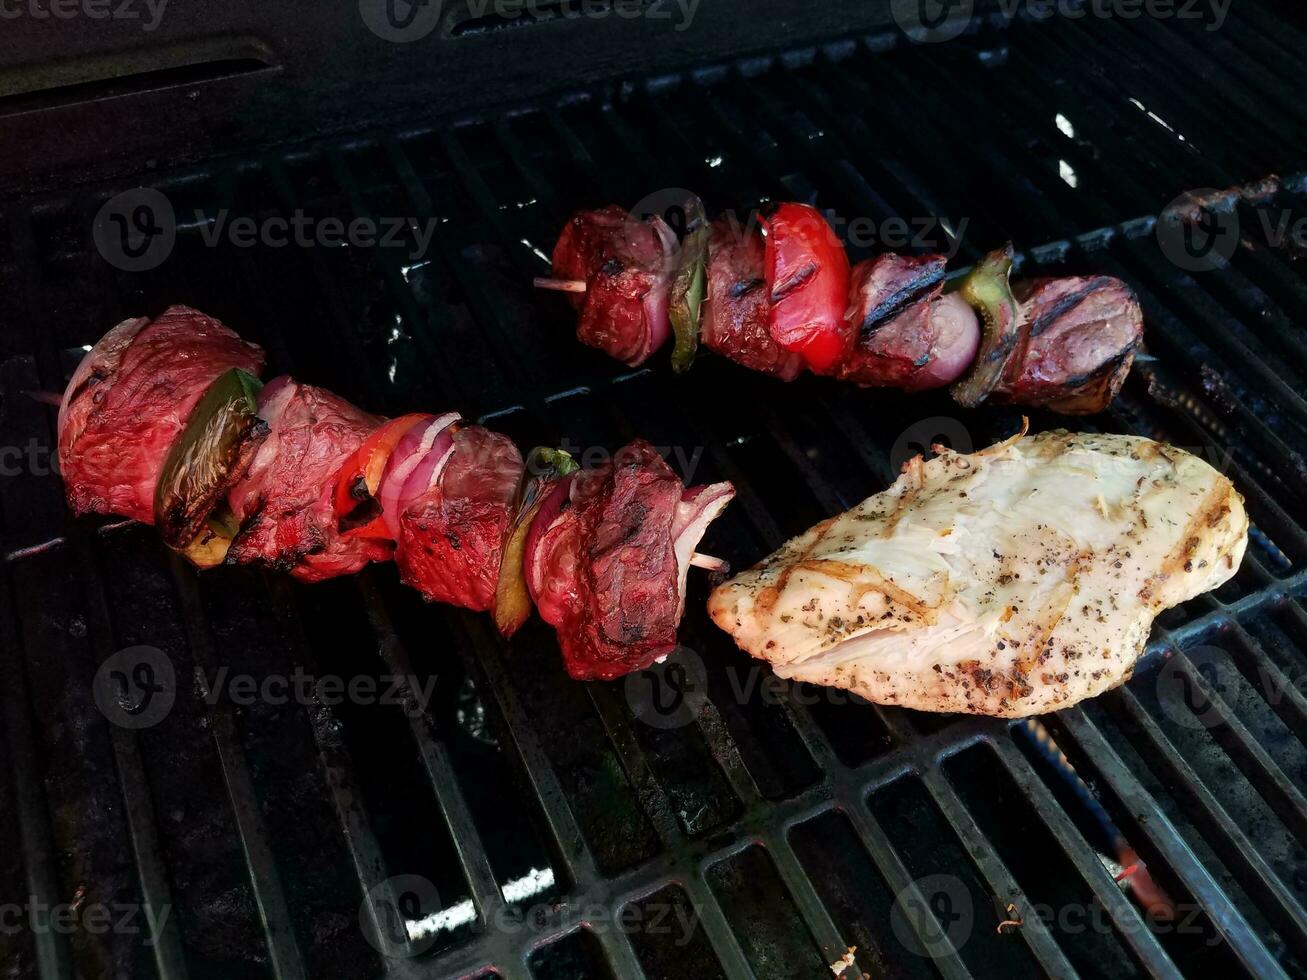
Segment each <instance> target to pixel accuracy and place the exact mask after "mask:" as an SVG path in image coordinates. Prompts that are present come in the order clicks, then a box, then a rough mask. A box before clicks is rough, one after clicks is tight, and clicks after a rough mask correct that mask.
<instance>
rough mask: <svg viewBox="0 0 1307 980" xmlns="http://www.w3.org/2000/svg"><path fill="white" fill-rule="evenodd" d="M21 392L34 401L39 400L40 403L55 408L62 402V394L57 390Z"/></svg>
mask: <svg viewBox="0 0 1307 980" xmlns="http://www.w3.org/2000/svg"><path fill="white" fill-rule="evenodd" d="M23 394H24V395H26V396H27V397H28V398H30V399H32V401H34V402H40V403H41V404H42V405H53V406H54V407H55V408H58V407H59V406H60V405H62V404H63V403H64V396H63V395H62V394H60V393H59V392H57V391H25V392H23Z"/></svg>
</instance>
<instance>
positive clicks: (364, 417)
mask: <svg viewBox="0 0 1307 980" xmlns="http://www.w3.org/2000/svg"><path fill="white" fill-rule="evenodd" d="M259 417H260V418H262V419H263V420H264V421H265V422H266V423H267V424H268V427H269V431H268V436H267V438H266V439H265V440H264V442H263V445H261V446H260V447H259V450H258V452H257V453H255V456H254V460H253V462H251V463H250V467H249V470H248V471H247V472H246V473H245V476H244V478H243V479H242V480H241V481H240V482H239V483H237V484H236V486H234V487H233V488H232V490H231V492H230V493H229V494H228V495H227V501H228V504H229V505H230V507H231V510H232V514H233V516H234V517H235V518H236V520H237V521H238V522H239V523H240V526H241V532H240V534H239V535H238V536H237V537H236V540H235V541H234V542H232V546H231V549H230V551H228V553H227V561H228V562H231V563H244V562H259V563H261V564H264V565H267V566H269V567H271V568H275V569H277V570H279V571H288V572H290V573H291V574H292V575H294V576H295V577H296V578H298V579H301V580H303V581H306V582H318V581H322V580H323V579H328V578H333V577H335V576H337V575H349V574H352V573H354V572H357V571H358V570H359V569H360V568H362V567H363V566H364V565H366V564H367V563H368V562H371V561H384V560H385V559H388V558H389V557H390V556H391V553H392V547H391V545H390V544H389V543H388V542H385V541H380V540H377V539H373V538H358V537H349V538H346V537H342V536H341V534H340V532H339V529H338V527H337V524H336V519H335V513H334V508H333V491H334V490H335V484H336V474H337V471H338V470H339V469H340V467H341V465H342V464H343V463H344V462H345V461H346V460H347V459H348V458H349V457H350V455H351V454H352V453H353V452H354V451H355V450H356V449H358V447H359V446H360V445H361V444H362V442H363V440H364V439H366V438H367V437H368V435H369V434H371V433H372V432H373V430H375V429H376V428H377V427H378V426H379V425H380V424H381V422H382V420H381V419H379V418H377V417H376V416H375V415H369V414H368V413H366V412H364V411H362V410H360V409H358V408H355V407H354V406H353V405H351V404H350V403H349V402H347V401H345V400H344V399H343V398H340V397H338V396H337V395H333V394H332V393H331V392H329V391H327V390H325V389H323V388H315V387H313V386H311V385H303V384H300V383H299V382H297V381H294V380H292V379H291V378H288V377H285V376H283V377H280V378H276V379H274V380H273V381H270V382H269V383H268V384H267V385H265V386H264V388H263V391H261V392H260V393H259Z"/></svg>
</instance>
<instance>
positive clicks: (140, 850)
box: [75, 533, 187, 980]
mask: <svg viewBox="0 0 1307 980" xmlns="http://www.w3.org/2000/svg"><path fill="white" fill-rule="evenodd" d="M75 540H76V542H77V543H76V547H75V554H76V562H77V566H78V570H79V571H80V572H81V577H82V580H83V581H84V582H86V583H87V586H86V599H87V603H86V605H87V613H88V618H89V620H90V636H91V646H92V650H93V652H94V654H95V657H96V659H97V660H99V661H103V660H105V659H106V658H108V657H109V656H111V655H112V654H113V653H114V651H115V650H117V649H118V644H117V643H115V642H114V637H113V625H112V622H111V619H110V615H109V606H108V601H107V599H106V598H105V595H104V587H103V585H102V581H103V580H102V578H101V576H100V574H99V570H98V569H97V568H96V567H95V562H94V560H93V559H92V557H91V554H90V542H89V541H88V540H87V539H86V535H85V534H82V533H79V534H77V535H76V536H75ZM109 728H110V729H111V731H110V733H109V735H110V738H111V739H112V741H113V751H114V760H115V762H116V763H117V767H118V785H119V788H120V789H121V791H122V794H123V806H124V811H125V816H126V823H127V829H128V833H129V834H130V836H131V847H132V853H133V855H134V857H135V859H136V868H137V873H138V875H139V878H140V885H141V893H142V899H143V902H144V905H145V907H146V910H147V916H146V918H147V921H148V922H149V923H150V924H151V925H153V924H154V923H156V922H159V921H160V915H161V914H163V915H164V916H166V918H164V919H163V922H164V927H163V930H162V932H161V933H153V934H152V936H151V940H152V943H151V945H152V946H153V948H154V958H155V963H156V964H157V966H158V968H159V977H160V980H172V978H184V977H186V976H187V970H186V958H185V956H184V954H183V952H182V943H181V936H180V935H179V934H178V927H177V921H178V920H177V917H176V916H172V915H168V914H167V912H168V911H169V910H170V909H171V908H172V904H173V902H172V891H171V889H170V888H169V885H168V868H167V864H166V862H165V860H164V857H163V849H162V847H161V846H160V843H159V832H158V829H157V828H156V826H155V822H154V801H153V800H152V798H151V794H150V784H149V782H148V780H147V779H146V776H145V764H144V762H143V761H142V759H141V749H140V745H139V744H138V743H137V741H136V733H135V732H132V731H129V730H127V729H125V728H122V727H119V726H118V725H113V724H111V725H109Z"/></svg>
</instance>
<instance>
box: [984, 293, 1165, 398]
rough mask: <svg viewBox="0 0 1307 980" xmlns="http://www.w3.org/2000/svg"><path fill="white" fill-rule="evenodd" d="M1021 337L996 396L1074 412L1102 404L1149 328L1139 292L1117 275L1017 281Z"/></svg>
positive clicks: (1115, 389) (1123, 375)
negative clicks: (1113, 276) (1138, 295)
mask: <svg viewBox="0 0 1307 980" xmlns="http://www.w3.org/2000/svg"><path fill="white" fill-rule="evenodd" d="M1014 292H1015V295H1016V298H1017V300H1018V301H1020V304H1021V306H1020V310H1019V319H1018V323H1019V326H1018V331H1017V342H1016V346H1015V347H1014V349H1013V352H1012V356H1011V357H1010V358H1009V359H1008V362H1007V366H1006V368H1005V369H1004V372H1003V379H1002V381H1000V382H999V385H998V387H997V388H996V389H995V390H994V393H993V395H992V396H991V397H992V399H993V400H995V401H1006V402H1011V403H1014V404H1018V405H1040V406H1045V407H1047V408H1051V409H1052V410H1053V411H1055V412H1063V413H1065V414H1068V415H1087V414H1091V413H1093V412H1101V411H1102V410H1103V409H1105V408H1107V406H1108V405H1109V404H1111V402H1112V399H1113V398H1115V397H1116V394H1117V392H1118V391H1120V390H1121V385H1122V384H1124V383H1125V378H1126V375H1127V374H1129V373H1130V366H1131V364H1133V363H1134V357H1135V351H1136V350H1137V349H1138V347H1139V344H1140V342H1141V341H1142V340H1143V334H1144V315H1143V311H1142V310H1141V309H1140V306H1139V300H1138V298H1137V297H1136V296H1135V294H1134V292H1133V291H1132V290H1131V289H1130V287H1129V286H1127V285H1126V284H1125V283H1123V282H1122V281H1121V280H1120V279H1114V278H1112V277H1111V276H1073V277H1066V278H1060V279H1035V280H1030V281H1028V282H1024V283H1019V284H1017V286H1016V287H1015V290H1014Z"/></svg>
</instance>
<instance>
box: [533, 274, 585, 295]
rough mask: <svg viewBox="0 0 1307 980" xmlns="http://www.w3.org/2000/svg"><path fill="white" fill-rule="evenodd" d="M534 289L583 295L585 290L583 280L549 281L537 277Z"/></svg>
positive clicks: (545, 277)
mask: <svg viewBox="0 0 1307 980" xmlns="http://www.w3.org/2000/svg"><path fill="white" fill-rule="evenodd" d="M535 287H536V289H552V290H554V291H556V292H560V293H584V292H585V288H586V287H585V280H583V279H550V278H548V277H547V276H537V277H536V279H535Z"/></svg>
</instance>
